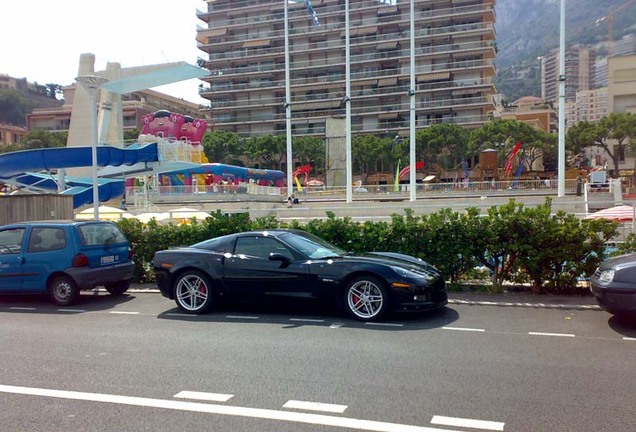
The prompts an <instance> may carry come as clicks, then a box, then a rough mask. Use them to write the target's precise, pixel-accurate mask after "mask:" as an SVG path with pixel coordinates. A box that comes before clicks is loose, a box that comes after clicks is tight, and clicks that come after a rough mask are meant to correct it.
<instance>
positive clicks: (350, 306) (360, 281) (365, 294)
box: [344, 276, 389, 321]
mask: <svg viewBox="0 0 636 432" xmlns="http://www.w3.org/2000/svg"><path fill="white" fill-rule="evenodd" d="M344 306H345V309H346V311H347V313H348V314H349V315H350V316H351V317H353V318H355V319H357V320H360V321H377V320H379V319H381V318H383V317H384V316H386V314H387V313H388V310H389V296H388V291H387V289H386V287H385V284H384V283H383V282H382V281H381V280H379V279H378V278H376V277H373V276H360V277H357V278H355V279H353V280H352V281H351V282H349V284H348V285H347V288H346V289H345V292H344Z"/></svg>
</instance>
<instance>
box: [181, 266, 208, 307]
mask: <svg viewBox="0 0 636 432" xmlns="http://www.w3.org/2000/svg"><path fill="white" fill-rule="evenodd" d="M173 289H174V301H175V303H176V304H177V306H178V307H179V309H181V311H183V312H185V313H187V314H202V313H205V312H207V311H208V310H209V309H210V308H211V307H212V297H213V296H214V290H213V288H212V283H211V282H210V279H209V278H208V277H207V276H206V275H205V274H203V273H201V272H200V271H197V270H187V271H185V272H183V273H181V274H180V275H179V276H178V277H177V278H176V279H175V281H174V285H173Z"/></svg>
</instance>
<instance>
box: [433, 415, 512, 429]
mask: <svg viewBox="0 0 636 432" xmlns="http://www.w3.org/2000/svg"><path fill="white" fill-rule="evenodd" d="M431 424H438V425H442V426H454V427H463V428H473V429H485V430H494V431H502V430H504V425H505V423H500V422H493V421H485V420H473V419H465V418H459V417H444V416H437V415H436V416H433V419H432V420H431Z"/></svg>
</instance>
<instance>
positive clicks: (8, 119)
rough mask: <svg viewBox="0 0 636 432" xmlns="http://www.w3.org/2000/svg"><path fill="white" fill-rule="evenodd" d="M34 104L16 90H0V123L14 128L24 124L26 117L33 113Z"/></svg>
mask: <svg viewBox="0 0 636 432" xmlns="http://www.w3.org/2000/svg"><path fill="white" fill-rule="evenodd" d="M33 108H35V104H34V103H33V102H31V101H29V100H28V99H27V98H25V97H24V96H22V94H21V93H20V92H19V91H17V90H4V89H0V121H1V122H4V123H11V124H14V125H16V126H24V125H25V124H26V115H27V114H28V113H30V112H31V111H33Z"/></svg>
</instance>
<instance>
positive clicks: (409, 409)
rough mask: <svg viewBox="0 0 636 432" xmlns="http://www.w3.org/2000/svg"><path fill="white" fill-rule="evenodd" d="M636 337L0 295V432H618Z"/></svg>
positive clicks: (488, 320) (498, 313)
mask: <svg viewBox="0 0 636 432" xmlns="http://www.w3.org/2000/svg"><path fill="white" fill-rule="evenodd" d="M635 354H636V328H634V327H629V326H625V325H624V324H621V323H619V322H617V321H616V320H615V319H614V318H611V317H610V316H609V315H607V314H606V313H605V312H602V311H598V310H562V309H548V308H523V307H501V306H494V305H488V306H484V305H469V304H451V305H449V307H447V308H445V309H444V310H443V311H441V312H439V313H432V314H430V313H429V314H418V315H399V316H396V317H394V318H393V319H392V320H391V321H389V322H386V323H383V324H380V325H369V324H361V323H358V322H355V321H352V320H349V319H346V318H345V317H343V316H342V315H340V314H338V313H336V312H334V311H330V310H325V309H324V308H320V307H308V306H306V305H304V304H299V303H296V304H286V305H283V306H279V307H273V306H272V305H229V306H224V307H223V308H221V309H219V310H216V311H215V312H213V313H211V314H209V315H205V316H184V315H182V314H180V313H179V311H178V310H177V309H176V307H175V305H174V303H173V302H171V301H169V300H167V299H164V298H163V297H161V296H160V295H159V294H156V293H155V294H153V293H131V294H130V295H127V296H125V297H122V298H119V299H115V298H112V297H110V296H109V295H104V294H100V295H97V296H95V295H83V296H82V298H81V301H80V303H79V304H78V305H76V306H74V307H73V308H59V307H56V306H54V305H52V304H50V303H49V302H48V301H47V299H46V298H20V299H16V298H6V297H5V298H0V365H2V366H1V367H0V407H2V408H1V409H0V425H2V426H1V427H0V429H2V430H3V431H38V432H39V431H78V432H79V431H179V430H192V431H215V432H216V431H228V432H229V431H272V432H273V431H277V432H280V431H301V432H304V431H346V430H363V431H367V430H369V431H391V432H411V431H413V432H415V431H419V432H426V431H429V432H433V431H440V430H451V431H464V432H465V431H484V430H486V431H488V430H504V431H532V432H541V431H545V432H557V431H577V432H578V431H613V432H621V431H625V432H632V431H633V430H634V425H635V424H636V410H635V409H634V402H635V401H636V396H635V393H634V389H635V388H636V386H635V384H636V368H634V358H635Z"/></svg>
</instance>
